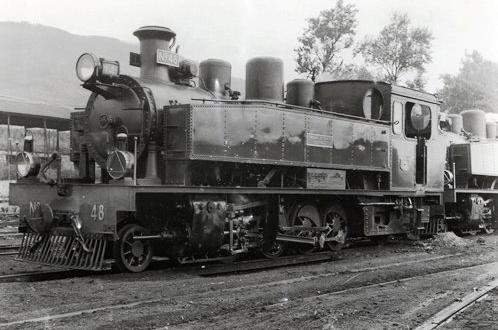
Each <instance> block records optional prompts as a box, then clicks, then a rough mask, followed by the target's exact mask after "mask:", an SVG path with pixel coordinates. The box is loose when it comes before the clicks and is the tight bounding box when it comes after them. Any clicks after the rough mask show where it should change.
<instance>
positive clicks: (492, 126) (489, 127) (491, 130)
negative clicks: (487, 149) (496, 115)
mask: <svg viewBox="0 0 498 330" xmlns="http://www.w3.org/2000/svg"><path fill="white" fill-rule="evenodd" d="M497 126H498V125H497V124H496V123H495V122H494V121H488V122H486V137H487V138H488V139H496V129H497Z"/></svg>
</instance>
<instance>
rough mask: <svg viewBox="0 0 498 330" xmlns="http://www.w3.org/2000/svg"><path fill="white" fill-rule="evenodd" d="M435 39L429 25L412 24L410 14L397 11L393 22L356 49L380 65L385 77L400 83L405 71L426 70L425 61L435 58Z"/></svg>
mask: <svg viewBox="0 0 498 330" xmlns="http://www.w3.org/2000/svg"><path fill="white" fill-rule="evenodd" d="M432 39H433V37H432V33H431V32H430V31H429V30H428V29H427V28H425V27H417V28H411V27H410V20H409V19H408V16H407V15H406V14H401V13H394V14H393V16H392V18H391V23H390V24H389V25H387V26H386V27H384V28H383V29H382V31H380V33H379V35H378V36H377V37H376V38H373V37H367V38H366V39H365V40H364V41H363V42H361V43H360V45H359V46H358V47H357V48H356V50H355V53H356V54H361V55H362V56H363V58H364V59H365V61H366V62H367V63H373V64H374V65H376V66H378V67H379V68H380V69H381V70H382V72H383V73H384V77H382V78H383V80H385V81H387V82H390V83H397V82H398V80H399V79H400V77H401V76H402V75H403V74H406V73H408V72H410V71H412V70H416V71H417V72H418V73H419V74H422V73H423V72H424V71H425V69H424V65H425V64H426V63H429V62H430V61H431V54H430V53H431V46H432ZM419 78H420V79H422V76H420V77H419ZM420 81H422V80H420Z"/></svg>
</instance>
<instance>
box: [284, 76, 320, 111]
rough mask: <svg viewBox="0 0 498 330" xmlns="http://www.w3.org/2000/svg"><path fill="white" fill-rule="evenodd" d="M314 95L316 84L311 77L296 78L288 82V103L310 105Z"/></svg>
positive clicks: (301, 105) (302, 105)
mask: <svg viewBox="0 0 498 330" xmlns="http://www.w3.org/2000/svg"><path fill="white" fill-rule="evenodd" d="M314 95H315V84H314V83H313V81H311V80H309V79H294V80H292V81H290V82H288V83H287V97H286V103H287V104H292V105H297V106H300V107H309V106H310V103H311V101H312V100H313V98H314Z"/></svg>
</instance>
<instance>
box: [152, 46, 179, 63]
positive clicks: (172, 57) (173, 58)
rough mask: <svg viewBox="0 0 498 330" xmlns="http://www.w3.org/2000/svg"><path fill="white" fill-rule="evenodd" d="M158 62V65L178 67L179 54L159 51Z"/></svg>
mask: <svg viewBox="0 0 498 330" xmlns="http://www.w3.org/2000/svg"><path fill="white" fill-rule="evenodd" d="M156 62H157V63H158V64H164V65H169V66H174V67H178V65H179V62H180V60H179V58H178V54H177V53H173V52H170V51H167V50H164V49H158V50H157V56H156Z"/></svg>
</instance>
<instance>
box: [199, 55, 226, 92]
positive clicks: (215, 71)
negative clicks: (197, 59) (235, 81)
mask: <svg viewBox="0 0 498 330" xmlns="http://www.w3.org/2000/svg"><path fill="white" fill-rule="evenodd" d="M231 77H232V66H231V65H230V63H228V62H227V61H223V60H219V59H213V58H210V59H208V60H205V61H202V62H201V64H200V67H199V87H200V88H202V89H204V90H206V91H210V92H212V93H213V94H214V95H215V96H216V98H227V97H228V91H227V90H226V88H225V86H228V87H231V86H230V84H231V82H232V78H231Z"/></svg>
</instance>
